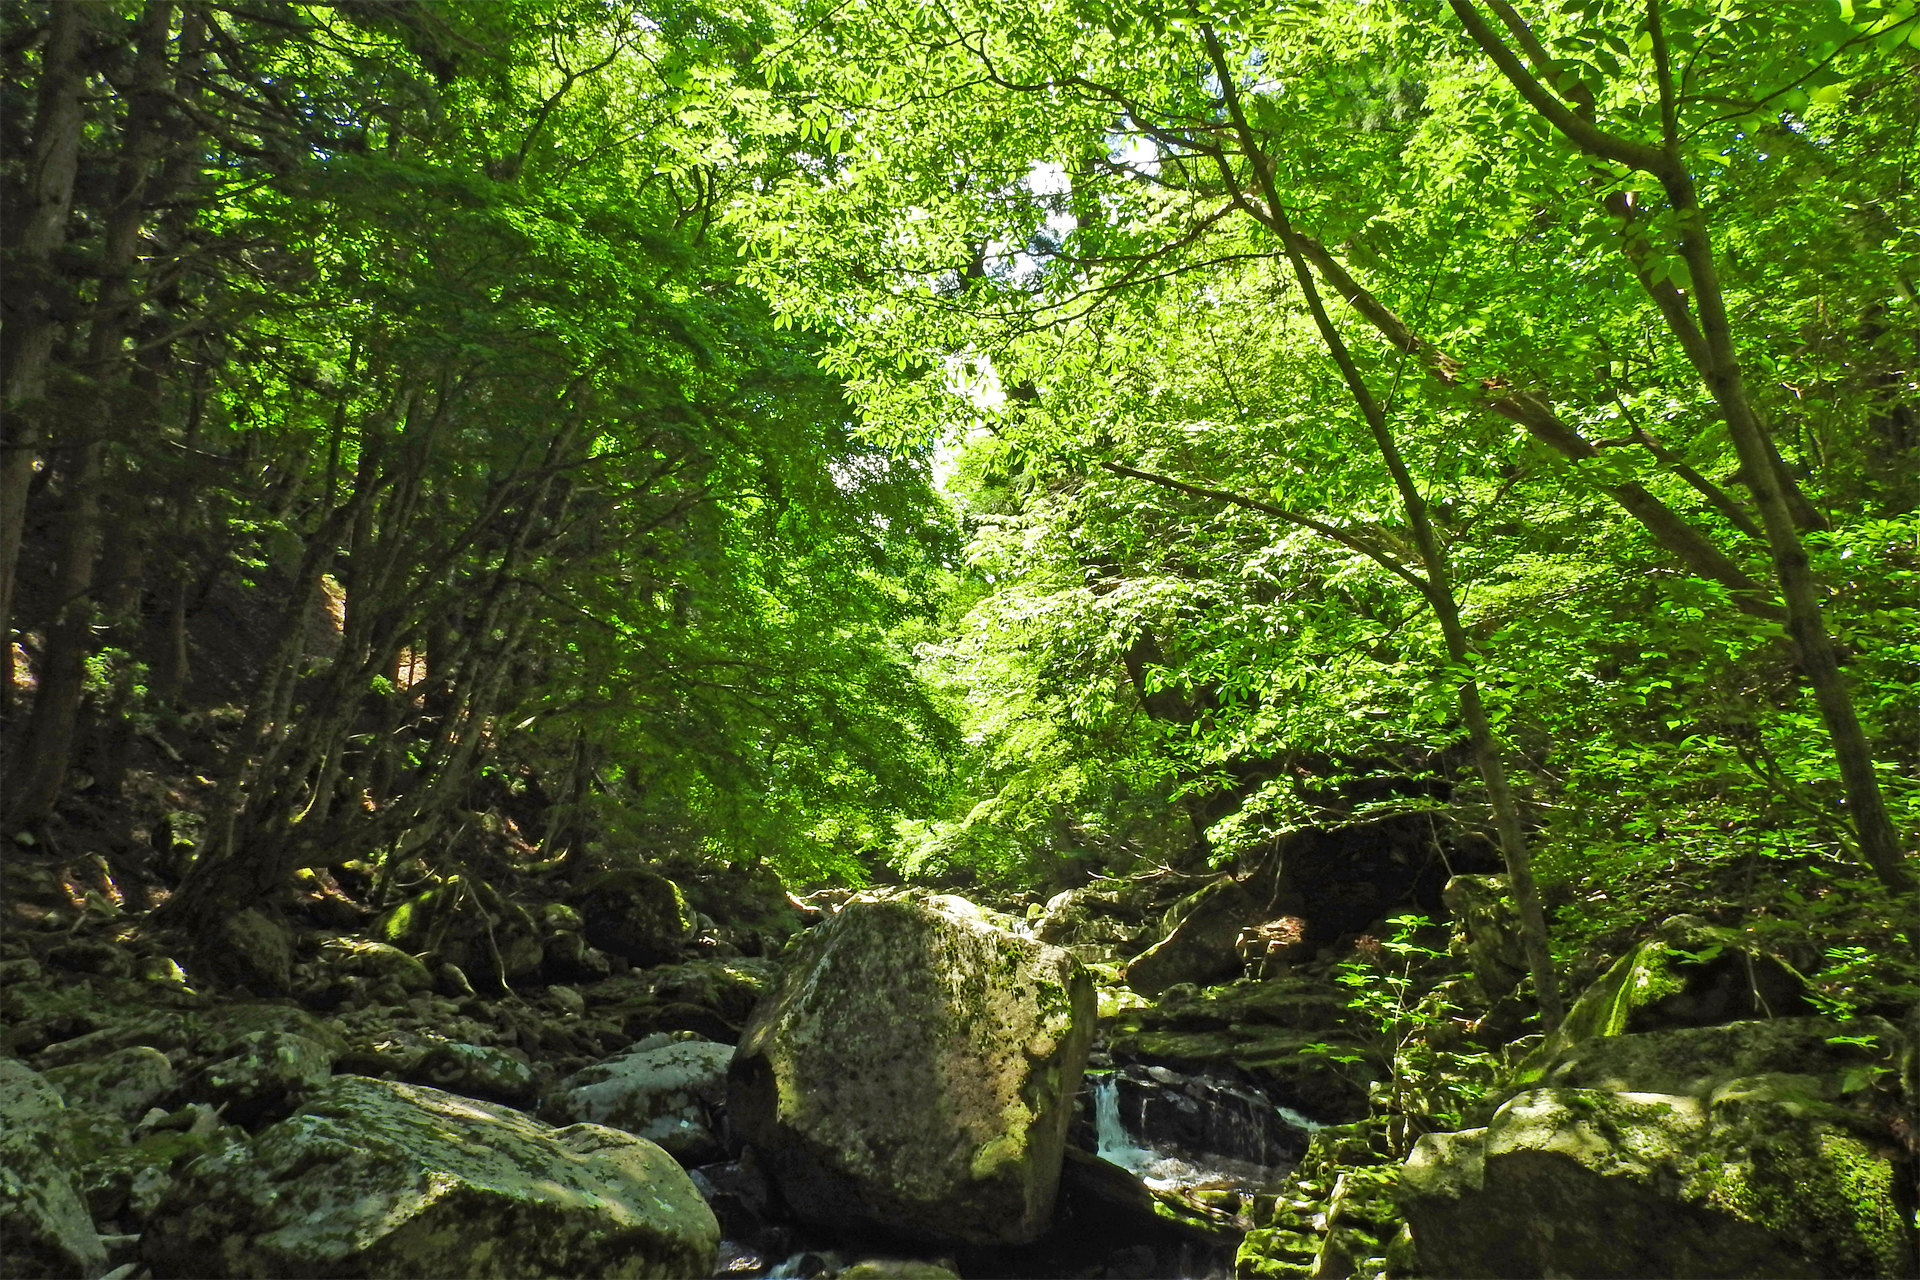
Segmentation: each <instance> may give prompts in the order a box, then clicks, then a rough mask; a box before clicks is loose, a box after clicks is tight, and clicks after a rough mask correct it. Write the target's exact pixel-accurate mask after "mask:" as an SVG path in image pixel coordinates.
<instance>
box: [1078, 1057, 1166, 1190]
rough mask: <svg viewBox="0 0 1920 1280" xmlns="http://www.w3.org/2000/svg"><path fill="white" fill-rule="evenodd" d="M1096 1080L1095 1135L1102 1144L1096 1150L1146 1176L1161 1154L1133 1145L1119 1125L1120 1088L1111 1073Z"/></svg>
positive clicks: (1124, 1166) (1094, 1086)
mask: <svg viewBox="0 0 1920 1280" xmlns="http://www.w3.org/2000/svg"><path fill="white" fill-rule="evenodd" d="M1092 1079H1093V1132H1094V1137H1095V1138H1096V1139H1097V1140H1098V1142H1099V1148H1098V1150H1096V1151H1095V1153H1094V1154H1095V1155H1098V1156H1099V1157H1100V1158H1101V1159H1102V1160H1109V1161H1112V1162H1113V1163H1114V1164H1117V1165H1119V1166H1120V1167H1121V1168H1123V1169H1131V1170H1133V1172H1135V1173H1139V1174H1144V1173H1146V1172H1147V1170H1148V1169H1150V1168H1151V1167H1152V1166H1153V1165H1154V1164H1156V1163H1158V1162H1159V1161H1160V1159H1161V1157H1160V1153H1159V1152H1157V1151H1154V1150H1151V1149H1150V1148H1147V1147H1141V1146H1136V1145H1134V1142H1133V1140H1132V1139H1131V1138H1129V1137H1128V1136H1127V1130H1126V1126H1125V1125H1123V1124H1121V1123H1120V1085H1119V1082H1118V1081H1117V1079H1116V1078H1115V1077H1114V1075H1113V1074H1112V1073H1111V1072H1108V1073H1107V1074H1105V1075H1101V1076H1095V1077H1093V1078H1092Z"/></svg>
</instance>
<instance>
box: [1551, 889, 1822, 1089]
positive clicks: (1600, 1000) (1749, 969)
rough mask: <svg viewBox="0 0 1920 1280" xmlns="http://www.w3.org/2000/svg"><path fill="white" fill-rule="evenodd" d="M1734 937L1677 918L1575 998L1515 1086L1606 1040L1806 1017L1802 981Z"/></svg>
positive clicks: (1698, 922)
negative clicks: (1577, 1048)
mask: <svg viewBox="0 0 1920 1280" xmlns="http://www.w3.org/2000/svg"><path fill="white" fill-rule="evenodd" d="M1744 943H1745V940H1744V939H1743V937H1742V935H1741V934H1740V933H1739V931H1737V930H1734V929H1726V928H1720V927H1717V926H1714V925H1710V924H1708V923H1707V922H1706V921H1704V920H1701V919H1699V918H1697V917H1695V916H1674V917H1673V918H1671V919H1669V920H1666V921H1664V922H1662V923H1661V925H1660V926H1659V928H1657V929H1655V930H1654V932H1653V936H1652V937H1649V938H1648V939H1646V940H1645V941H1644V942H1641V943H1639V944H1638V945H1636V946H1634V947H1633V948H1632V949H1631V950H1629V951H1628V952H1627V953H1626V954H1625V955H1623V956H1621V957H1620V959H1619V960H1617V961H1615V962H1614V965H1613V967H1612V968H1611V969H1608V970H1607V972H1606V973H1605V974H1603V975H1601V977H1600V978H1599V980H1598V981H1596V982H1594V983H1593V985H1591V986H1589V987H1588V988H1587V989H1586V990H1585V991H1583V992H1582V993H1581V994H1580V998H1579V999H1578V1000H1576V1001H1574V1003H1573V1007H1572V1008H1570V1009H1568V1010H1567V1016H1566V1018H1565V1020H1563V1021H1562V1022H1561V1024H1560V1026H1559V1027H1558V1028H1557V1029H1556V1030H1555V1031H1554V1033H1553V1034H1552V1035H1551V1036H1549V1037H1547V1040H1546V1042H1545V1043H1544V1044H1542V1045H1541V1046H1540V1048H1539V1049H1537V1050H1536V1051H1535V1052H1534V1053H1533V1054H1532V1055H1531V1056H1529V1058H1528V1059H1527V1061H1526V1062H1525V1063H1523V1064H1522V1066H1521V1069H1520V1073H1519V1077H1518V1080H1517V1081H1516V1083H1527V1082H1531V1081H1533V1080H1537V1079H1539V1078H1540V1075H1541V1073H1542V1071H1543V1070H1544V1069H1545V1067H1546V1064H1547V1063H1548V1062H1550V1061H1552V1060H1553V1059H1555V1058H1556V1057H1558V1056H1560V1055H1561V1054H1563V1053H1565V1052H1566V1051H1567V1050H1568V1049H1570V1048H1572V1047H1573V1046H1575V1045H1578V1044H1582V1043H1585V1042H1587V1041H1591V1040H1598V1039H1602V1038H1604V1037H1606V1036H1618V1035H1630V1034H1635V1033H1639V1032H1649V1031H1661V1030H1666V1029H1668V1028H1674V1027H1704V1026H1714V1025H1717V1024H1720V1023H1727V1022H1734V1021H1741V1020H1750V1019H1756V1018H1779V1017H1785V1016H1790V1015H1800V1014H1809V1013H1812V1012H1813V1006H1812V1005H1811V1004H1810V1003H1809V1002H1808V1000H1807V997H1806V979H1805V978H1803V977H1801V976H1800V975H1799V974H1798V973H1796V972H1794V971H1793V969H1792V968H1791V967H1789V966H1788V965H1786V964H1785V963H1783V962H1781V961H1780V960H1778V959H1776V958H1774V957H1772V956H1769V955H1765V954H1762V953H1759V952H1756V951H1753V950H1752V949H1750V948H1749V947H1747V946H1746V945H1744Z"/></svg>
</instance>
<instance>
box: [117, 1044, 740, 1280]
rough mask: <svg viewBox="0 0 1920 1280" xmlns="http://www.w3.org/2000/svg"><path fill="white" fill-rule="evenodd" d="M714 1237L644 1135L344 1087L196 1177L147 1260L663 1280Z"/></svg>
mask: <svg viewBox="0 0 1920 1280" xmlns="http://www.w3.org/2000/svg"><path fill="white" fill-rule="evenodd" d="M719 1240H720V1229H719V1225H718V1224H717V1223H716V1222H715V1221H714V1217H713V1213H712V1211H711V1210H709V1209H708V1208H707V1206H706V1204H705V1202H703V1201H702V1200H701V1199H700V1194H699V1192H698V1191H696V1190H695V1189H694V1185H693V1183H692V1182H691V1181H690V1180H689V1179H688V1177H687V1175H686V1174H685V1173H684V1172H683V1171H682V1170H681V1169H680V1167H679V1166H678V1165H677V1164H675V1163H674V1162H673V1159H672V1157H670V1156H668V1155H667V1154H666V1152H664V1151H662V1150H660V1148H659V1147H656V1146H655V1145H653V1144H652V1143H650V1142H647V1141H645V1140H643V1139H641V1138H636V1137H634V1136H633V1135H631V1134H625V1133H621V1132H619V1131H617V1130H614V1129H607V1128H603V1127H601V1126H599V1125H574V1126H572V1127H570V1128H566V1129H553V1128H550V1127H549V1126H547V1125H544V1124H541V1123H539V1122H538V1121H536V1120H533V1119H531V1118H529V1117H527V1116H524V1115H522V1114H520V1113H519V1112H517V1111H513V1110H510V1109H508V1108H506V1107H502V1106H495V1105H492V1104H489V1103H483V1102H475V1101H472V1100H470V1099H467V1098H461V1097H457V1096H455V1095H453V1094H449V1093H443V1092H441V1091H440V1090H438V1089H429V1088H425V1087H422V1086H419V1085H409V1084H400V1083H397V1082H395V1081H390V1080H371V1079H367V1078H366V1077H362V1076H341V1077H338V1078H336V1079H335V1080H333V1081H332V1082H331V1083H330V1084H329V1085H327V1086H326V1087H325V1088H324V1089H322V1090H321V1091H320V1092H319V1093H318V1094H316V1095H315V1096H314V1097H313V1098H312V1099H311V1100H309V1101H308V1103H307V1105H306V1106H304V1107H302V1108H301V1109H300V1110H299V1111H298V1112H296V1113H295V1114H294V1115H292V1116H290V1117H288V1118H287V1119H286V1120H283V1121H281V1122H280V1123H279V1124H276V1125H273V1126H272V1127H270V1128H268V1129H266V1130H264V1131H263V1132H261V1133H260V1134H259V1135H258V1136H256V1137H255V1138H254V1139H253V1140H252V1142H251V1143H250V1144H248V1145H247V1146H245V1147H236V1148H234V1149H232V1150H229V1151H226V1152H220V1153H216V1154H213V1155H209V1156H205V1157H202V1158H201V1159H199V1160H196V1161H194V1163H192V1164H191V1165H189V1166H188V1167H187V1169H186V1170H185V1171H184V1173H183V1174H182V1175H181V1178H180V1180H179V1181H178V1182H177V1183H176V1184H175V1186H174V1188H173V1190H172V1191H171V1192H170V1193H169V1194H168V1196H167V1198H166V1199H165V1200H164V1201H163V1202H162V1203H161V1205H160V1206H159V1208H158V1209H157V1210H156V1212H155V1213H154V1215H153V1217H152V1218H151V1219H150V1221H149V1223H148V1227H147V1233H146V1236H145V1239H144V1241H143V1248H144V1250H145V1254H146V1257H147V1259H148V1261H149V1262H150V1263H151V1264H152V1266H153V1269H154V1274H155V1275H157V1276H162V1277H167V1276H175V1277H180V1276H223V1277H224V1276H235V1277H238V1276H250V1277H274V1276H315V1275H325V1276H335V1277H375V1276H378V1277H382V1278H383V1280H384V1278H387V1277H393V1278H395V1280H409V1278H420V1280H425V1278H428V1277H440V1276H472V1277H520V1276H609V1277H652V1276H661V1277H671V1276H694V1275H707V1274H708V1273H709V1272H710V1271H711V1270H712V1267H713V1263H714V1258H715V1255H716V1252H717V1250H718V1246H719Z"/></svg>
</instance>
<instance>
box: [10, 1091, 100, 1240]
mask: <svg viewBox="0 0 1920 1280" xmlns="http://www.w3.org/2000/svg"><path fill="white" fill-rule="evenodd" d="M67 1119H68V1117H67V1115H66V1105H65V1103H64V1102H63V1101H62V1099H61V1097H60V1093H59V1090H57V1089H55V1088H54V1087H53V1086H52V1085H50V1084H48V1083H47V1082H46V1081H45V1080H43V1079H41V1077H40V1076H39V1074H38V1073H36V1072H35V1071H33V1070H32V1069H31V1068H29V1067H27V1066H26V1065H25V1064H24V1063H22V1062H19V1061H18V1060H16V1059H13V1058H0V1274H5V1275H8V1276H20V1277H27V1276H72V1275H81V1276H93V1275H98V1274H100V1273H101V1272H102V1271H104V1270H106V1265H107V1252H106V1250H105V1248H103V1247H102V1246H101V1244H100V1237H99V1236H98V1235H97V1234H95V1232H94V1229H93V1218H92V1216H91V1215H89V1214H88V1212H87V1207H86V1205H85V1204H84V1203H83V1202H82V1201H81V1199H80V1193H79V1191H78V1189H77V1187H76V1184H75V1179H74V1170H75V1166H76V1164H77V1157H76V1155H75V1152H74V1150H73V1146H72V1143H71V1140H70V1139H69V1137H68V1133H67V1128H68V1126H67Z"/></svg>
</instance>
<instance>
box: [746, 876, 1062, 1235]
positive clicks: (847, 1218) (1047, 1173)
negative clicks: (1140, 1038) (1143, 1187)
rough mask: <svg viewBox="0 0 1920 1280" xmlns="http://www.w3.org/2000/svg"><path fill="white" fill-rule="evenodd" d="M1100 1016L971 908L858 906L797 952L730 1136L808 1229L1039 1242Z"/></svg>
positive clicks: (769, 1012)
mask: <svg viewBox="0 0 1920 1280" xmlns="http://www.w3.org/2000/svg"><path fill="white" fill-rule="evenodd" d="M1094 1012H1095V1002H1094V992H1093V983H1092V980H1091V979H1090V978H1088V976H1087V975H1086V972H1085V971H1084V970H1083V969H1082V968H1081V967H1080V966H1079V964H1078V962H1076V961H1075V960H1074V959H1073V957H1071V956H1070V955H1068V954H1067V953H1066V952H1064V951H1061V950H1059V949H1057V948H1053V947H1048V946H1045V945H1043V944H1041V943H1038V942H1035V941H1032V940H1030V939H1025V938H1019V937H1016V936H1014V935H1013V934H1011V933H1009V932H1008V931H1007V930H1006V929H1005V928H1004V927H1003V926H1002V925H1001V924H1000V923H998V922H996V920H995V919H993V918H991V917H990V916H989V914H988V913H986V912H983V911H982V910H981V909H980V908H978V907H976V906H974V904H972V903H970V902H967V901H966V900H964V899H962V898H956V897H951V896H930V897H923V896H918V895H907V896H901V897H879V896H863V897H861V898H857V899H855V900H853V901H852V902H849V903H848V904H847V905H846V906H845V907H843V908H842V909H841V910H840V911H839V912H838V913H837V914H836V915H834V916H833V917H832V918H830V919H829V920H827V921H826V922H824V923H823V924H821V925H819V926H818V927H816V928H815V929H814V930H813V932H812V933H810V934H808V935H807V936H806V937H805V938H803V939H802V940H801V942H800V943H799V944H798V945H797V947H796V948H795V950H794V952H793V953H792V954H791V956H790V957H789V959H788V963H787V967H786V970H785V972H784V974H783V976H782V979H781V982H780V985H779V986H778V987H777V988H776V989H775V991H774V992H773V993H772V994H771V995H770V996H769V997H768V998H767V999H766V1000H764V1001H762V1002H761V1004H760V1006H759V1007H758V1008H757V1009H755V1011H754V1014H753V1017H752V1018H751V1019H750V1020H749V1021H748V1024H747V1027H746V1029H745V1031H744V1033H743V1034H742V1037H741V1040H740V1048H739V1051H738V1053H737V1054H736V1055H735V1057H734V1060H733V1066H732V1069H731V1072H730V1075H729V1115H730V1118H731V1121H732V1124H733V1129H734V1132H735V1133H736V1134H737V1135H738V1136H739V1137H740V1138H742V1139H743V1140H744V1141H745V1142H747V1143H748V1144H750V1145H751V1146H752V1148H753V1150H754V1154H755V1156H756V1158H758V1159H759V1161H760V1162H761V1164H762V1165H763V1166H764V1167H765V1168H766V1169H767V1170H768V1172H769V1173H770V1174H771V1175H772V1176H773V1178H774V1180H775V1181H776V1182H777V1183H778V1184H779V1185H780V1188H781V1190H782V1191H783V1192H784V1193H785V1196H786V1199H787V1201H788V1203H789V1205H790V1206H791V1207H792V1208H793V1210H794V1211H795V1212H796V1213H797V1214H798V1215H799V1216H800V1217H801V1218H803V1219H806V1220H808V1221H811V1222H816V1223H820V1224H823V1225H827V1226H832V1227H840V1228H848V1229H879V1230H884V1231H887V1232H890V1233H893V1234H896V1235H902V1236H910V1237H915V1238H919V1239H924V1240H932V1241H935V1242H942V1243H944V1242H960V1243H997V1242H1016V1243H1017V1242H1024V1241H1029V1240H1033V1239H1035V1238H1036V1237H1038V1236H1039V1235H1040V1234H1041V1233H1043V1232H1044V1231H1045V1230H1046V1229H1047V1228H1048V1226H1049V1225H1050V1223H1051V1221H1052V1216H1053V1202H1054V1195H1055V1191H1056V1189H1057V1187H1058V1184H1059V1178H1060V1161H1061V1152H1062V1149H1063V1147H1064V1146H1065V1140H1066V1131H1067V1124H1068V1121H1069V1120H1070V1119H1071V1116H1072V1110H1073V1098H1074V1094H1075V1093H1076V1092H1077V1091H1078V1089H1079V1086H1080V1076H1081V1072H1082V1070H1083V1069H1084V1068H1085V1065H1086V1058H1087V1050H1088V1046H1089V1043H1090V1041H1091V1039H1092V1035H1093V1023H1094Z"/></svg>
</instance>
